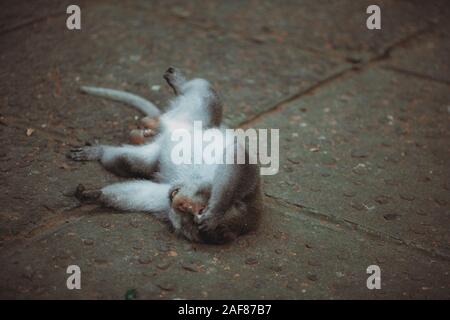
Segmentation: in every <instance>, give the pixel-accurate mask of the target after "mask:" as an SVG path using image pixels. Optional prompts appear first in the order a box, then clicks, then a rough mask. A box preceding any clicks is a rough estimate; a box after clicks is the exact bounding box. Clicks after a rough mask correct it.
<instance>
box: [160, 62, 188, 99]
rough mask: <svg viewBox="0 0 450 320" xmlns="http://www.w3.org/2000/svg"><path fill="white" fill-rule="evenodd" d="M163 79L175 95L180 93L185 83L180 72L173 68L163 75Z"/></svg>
mask: <svg viewBox="0 0 450 320" xmlns="http://www.w3.org/2000/svg"><path fill="white" fill-rule="evenodd" d="M164 79H166V81H167V83H168V84H169V86H171V87H172V89H173V91H174V92H175V94H176V95H178V94H180V93H181V87H182V86H183V84H184V83H185V82H186V78H185V77H184V75H183V74H182V73H181V71H180V70H178V69H176V68H174V67H170V68H169V69H167V71H166V72H165V73H164Z"/></svg>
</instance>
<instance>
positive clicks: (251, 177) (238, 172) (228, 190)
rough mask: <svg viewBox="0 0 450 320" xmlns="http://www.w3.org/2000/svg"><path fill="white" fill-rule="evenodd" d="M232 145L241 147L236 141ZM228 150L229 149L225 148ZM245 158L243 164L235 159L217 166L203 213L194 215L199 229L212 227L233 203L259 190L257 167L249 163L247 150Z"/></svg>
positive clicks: (215, 225) (210, 228)
mask: <svg viewBox="0 0 450 320" xmlns="http://www.w3.org/2000/svg"><path fill="white" fill-rule="evenodd" d="M234 147H238V148H241V147H240V146H238V145H237V144H236V143H235V144H234ZM230 148H231V147H230ZM229 151H231V150H230V149H228V150H226V152H229ZM233 153H234V154H235V152H233ZM227 154H228V153H227ZM246 158H247V159H246V163H245V164H236V161H235V162H234V164H223V165H220V166H218V167H217V169H216V172H215V173H214V179H213V186H212V190H211V197H210V199H209V202H208V206H207V208H206V210H205V212H204V213H202V214H201V215H197V216H195V221H196V222H197V223H198V224H199V229H200V230H203V231H208V230H212V229H214V228H215V227H217V225H218V224H219V222H220V220H221V219H222V218H223V216H224V215H225V213H226V212H227V211H228V210H229V209H230V208H231V207H232V206H233V205H234V204H236V203H237V202H238V201H243V200H244V199H246V198H248V197H249V196H251V195H252V194H253V193H256V192H259V179H260V177H259V167H258V166H257V165H256V164H249V159H248V158H249V156H248V154H247V152H246ZM235 160H236V159H235Z"/></svg>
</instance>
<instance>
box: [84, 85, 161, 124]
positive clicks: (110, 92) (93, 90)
mask: <svg viewBox="0 0 450 320" xmlns="http://www.w3.org/2000/svg"><path fill="white" fill-rule="evenodd" d="M80 90H81V91H82V92H85V93H88V94H91V95H94V96H99V97H103V98H107V99H111V100H114V101H119V102H124V103H126V104H129V105H131V106H133V107H135V108H137V109H139V110H140V111H141V112H143V113H145V115H147V116H150V117H158V116H159V115H160V114H161V112H160V110H159V109H158V108H157V107H156V106H155V105H154V104H153V103H151V102H150V101H148V100H146V99H144V98H142V97H140V96H138V95H135V94H132V93H129V92H125V91H120V90H114V89H107V88H98V87H87V86H82V87H81V88H80Z"/></svg>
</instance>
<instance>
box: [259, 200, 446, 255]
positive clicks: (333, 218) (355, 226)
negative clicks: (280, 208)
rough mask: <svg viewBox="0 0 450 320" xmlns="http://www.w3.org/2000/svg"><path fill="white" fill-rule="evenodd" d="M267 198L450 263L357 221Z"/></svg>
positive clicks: (410, 242)
mask: <svg viewBox="0 0 450 320" xmlns="http://www.w3.org/2000/svg"><path fill="white" fill-rule="evenodd" d="M264 195H265V196H267V197H268V198H271V199H274V200H276V201H279V202H282V203H283V204H285V205H288V206H291V207H295V208H297V209H303V210H305V211H302V213H303V214H305V215H306V216H308V217H311V218H314V219H320V220H321V221H324V220H325V221H326V222H328V223H333V224H339V225H344V226H346V227H347V228H348V229H351V230H357V231H359V232H361V233H363V234H365V235H370V236H374V237H376V238H377V239H381V240H388V241H391V242H395V243H397V244H400V245H404V246H406V247H408V248H411V249H414V250H417V251H419V252H421V253H423V254H426V255H427V256H431V257H433V258H441V259H443V260H445V261H450V256H449V255H447V254H444V253H441V252H438V251H436V250H434V249H432V248H428V247H424V246H421V245H419V244H417V243H415V242H414V241H409V240H405V239H402V238H399V237H397V236H395V235H392V234H389V233H385V232H381V231H378V230H376V229H373V228H370V227H367V226H365V225H362V224H359V223H357V222H355V221H352V220H349V219H346V218H344V219H340V218H338V217H336V216H335V215H333V214H327V213H323V212H321V211H319V210H317V209H315V208H311V207H308V206H304V205H301V204H298V203H294V202H291V201H289V200H286V199H284V198H280V197H276V196H274V195H271V194H268V193H264Z"/></svg>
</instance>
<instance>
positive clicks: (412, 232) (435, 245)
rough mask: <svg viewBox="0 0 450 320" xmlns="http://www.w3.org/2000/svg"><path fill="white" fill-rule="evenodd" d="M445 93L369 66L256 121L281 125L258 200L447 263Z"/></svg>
mask: <svg viewBox="0 0 450 320" xmlns="http://www.w3.org/2000/svg"><path fill="white" fill-rule="evenodd" d="M449 97H450V96H449V91H448V86H447V85H444V84H439V83H435V82H432V81H426V80H422V79H418V78H414V77H407V76H405V75H402V74H397V73H393V72H388V71H383V70H379V69H370V70H368V71H366V72H364V73H362V74H356V75H353V76H351V77H349V78H348V79H346V80H341V81H339V82H336V83H333V84H330V85H328V86H327V87H326V88H321V89H320V90H319V91H317V93H315V94H314V95H311V96H305V97H302V98H301V99H299V100H297V101H295V102H293V103H291V104H289V105H286V108H285V109H284V110H283V111H281V112H279V113H277V114H271V116H270V117H268V118H267V119H265V120H263V121H262V122H261V123H258V124H257V126H258V127H261V128H280V157H281V165H280V167H281V170H280V172H279V174H277V175H275V176H268V177H267V179H266V182H267V184H266V185H265V190H266V193H267V194H268V195H270V196H273V197H276V198H281V199H285V200H286V201H288V202H290V203H293V204H296V205H300V206H305V207H309V208H315V209H316V210H317V211H318V212H319V213H320V214H323V215H325V216H328V217H329V218H330V219H332V220H336V221H341V222H347V223H350V224H354V225H355V227H359V228H362V229H367V230H368V231H370V232H373V233H379V234H381V235H382V236H385V237H389V238H395V239H399V240H401V241H404V242H405V243H408V244H409V245H411V246H415V247H420V248H424V249H426V250H429V251H430V252H433V253H436V254H439V255H442V256H445V257H447V258H448V257H449V253H450V251H449V249H450V247H449V240H450V239H449V233H448V223H449V222H450V221H449V216H448V208H449V207H448V206H449V204H450V198H449V193H448V177H449V176H450V172H449V169H448V165H447V159H448V158H449V156H450V154H449V152H450V150H449V149H448V143H447V142H448V139H449V135H450V131H449V128H448V110H447V104H448V99H449Z"/></svg>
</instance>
